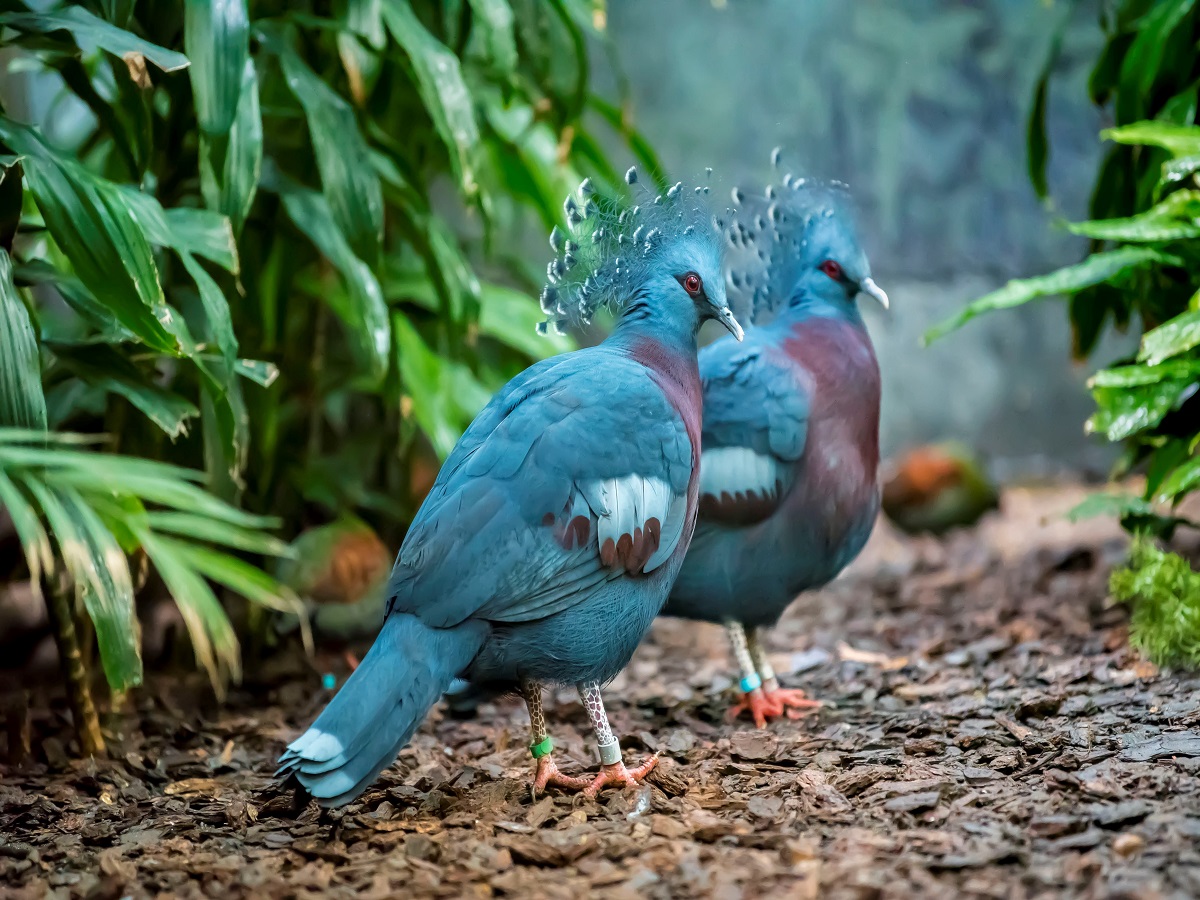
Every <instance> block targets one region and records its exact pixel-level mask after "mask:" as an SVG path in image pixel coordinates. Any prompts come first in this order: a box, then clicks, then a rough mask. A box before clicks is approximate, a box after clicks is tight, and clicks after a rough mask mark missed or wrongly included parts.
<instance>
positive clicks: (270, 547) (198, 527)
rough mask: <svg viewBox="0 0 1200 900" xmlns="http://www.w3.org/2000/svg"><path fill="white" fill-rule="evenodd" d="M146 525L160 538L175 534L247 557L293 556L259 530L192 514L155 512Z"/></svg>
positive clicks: (288, 549) (280, 541) (283, 543)
mask: <svg viewBox="0 0 1200 900" xmlns="http://www.w3.org/2000/svg"><path fill="white" fill-rule="evenodd" d="M146 522H147V524H149V525H150V527H151V528H153V529H154V531H155V532H158V533H160V534H175V535H179V536H180V537H185V538H188V539H189V540H193V541H205V542H207V543H212V544H219V545H221V546H223V547H232V548H233V549H235V550H243V551H245V552H246V553H260V554H263V555H265V556H284V557H285V556H288V555H289V554H290V552H291V551H290V548H289V547H288V545H287V543H286V542H284V541H282V540H280V539H279V538H277V537H275V536H274V535H272V534H268V533H266V532H264V531H262V530H260V529H258V528H242V527H239V526H236V525H230V524H229V523H228V522H218V521H216V520H215V519H212V518H209V517H208V516H202V515H197V514H195V513H191V512H151V513H147V515H146Z"/></svg>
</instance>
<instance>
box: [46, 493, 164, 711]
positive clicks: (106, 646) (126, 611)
mask: <svg viewBox="0 0 1200 900" xmlns="http://www.w3.org/2000/svg"><path fill="white" fill-rule="evenodd" d="M25 483H26V487H28V489H29V491H30V493H32V495H33V496H34V498H35V499H36V500H37V503H38V506H40V507H41V510H42V513H43V514H44V515H45V517H46V521H47V522H49V524H50V530H51V531H52V532H53V534H54V538H55V540H56V541H57V543H58V547H59V555H60V556H61V557H62V559H63V562H65V563H66V566H67V570H68V571H69V572H70V573H71V579H72V581H73V582H74V584H75V589H76V591H78V593H79V595H80V597H81V599H82V600H83V604H84V607H85V608H86V609H87V612H88V617H89V618H90V619H91V620H92V625H93V626H94V627H95V629H96V643H97V645H98V646H99V648H100V661H101V663H102V664H103V666H104V675H105V677H106V678H107V679H108V683H109V686H110V687H111V688H112V689H113V690H117V691H124V690H128V689H129V688H131V687H134V686H135V685H137V684H140V683H141V680H142V660H141V655H140V648H139V646H138V629H137V624H136V617H135V611H134V603H133V579H132V578H131V577H130V575H129V565H128V563H127V562H126V560H125V554H124V553H123V552H122V551H121V548H120V546H118V544H117V541H116V538H114V537H113V535H112V532H110V531H109V530H108V529H107V528H105V527H104V524H103V523H102V522H101V521H100V519H99V517H98V516H97V515H96V513H95V511H94V510H93V509H92V508H91V507H90V506H89V505H88V504H87V503H86V502H84V500H83V499H82V497H80V495H79V492H78V491H77V490H75V489H73V488H71V487H66V486H63V485H59V484H56V483H55V484H54V486H51V484H50V483H43V482H42V481H41V480H40V479H38V478H28V479H26V482H25ZM92 486H93V489H94V487H95V484H94V483H93V485H92Z"/></svg>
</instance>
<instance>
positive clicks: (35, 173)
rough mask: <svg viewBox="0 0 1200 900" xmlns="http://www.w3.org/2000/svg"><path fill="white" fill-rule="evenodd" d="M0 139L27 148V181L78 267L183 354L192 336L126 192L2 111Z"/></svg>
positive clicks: (102, 294) (133, 327) (105, 296)
mask: <svg viewBox="0 0 1200 900" xmlns="http://www.w3.org/2000/svg"><path fill="white" fill-rule="evenodd" d="M0 138H2V139H3V140H4V141H5V142H6V143H7V144H8V145H9V146H11V147H13V148H14V149H16V150H18V151H19V152H21V153H24V154H25V155H26V158H25V160H24V161H23V165H24V167H25V178H26V183H27V185H28V187H29V190H30V192H31V193H32V194H33V196H34V198H35V200H36V201H37V205H38V208H39V209H40V210H41V212H42V217H43V218H44V219H45V221H46V227H47V228H48V229H49V231H50V234H51V235H52V236H53V237H54V241H55V243H56V244H58V246H59V247H60V248H61V249H62V251H63V253H65V254H66V256H67V258H68V259H69V260H70V261H71V265H72V266H73V267H74V269H75V274H76V275H78V276H79V279H80V280H81V281H82V282H83V284H84V285H85V286H86V287H87V288H88V290H90V291H91V293H92V294H93V295H95V297H96V299H97V300H99V301H100V302H101V303H102V304H104V305H106V306H108V307H109V308H110V309H111V310H112V312H113V314H114V315H115V316H116V317H117V319H118V320H119V321H120V322H121V324H122V325H124V326H125V327H126V328H128V329H129V330H130V331H131V332H133V333H134V334H136V335H137V336H138V337H139V338H140V339H141V340H142V341H143V342H145V343H146V344H147V345H148V346H150V347H152V348H153V349H155V350H158V351H160V352H162V353H169V354H171V355H174V356H180V355H182V354H183V352H184V348H185V347H189V346H190V344H191V339H190V337H189V336H188V334H187V329H186V326H185V325H184V324H183V320H182V319H181V318H180V317H179V316H178V314H177V313H175V312H174V311H173V310H171V309H170V307H168V306H167V304H166V302H165V300H164V298H163V291H162V285H161V284H160V283H159V280H158V268H157V267H156V266H155V263H154V255H153V252H152V250H151V248H150V243H149V241H147V240H146V235H145V234H144V233H143V232H142V230H141V228H139V227H138V225H137V222H136V221H135V218H134V212H133V209H132V208H131V207H130V205H129V203H128V202H127V199H126V193H125V191H123V190H122V189H120V188H119V187H117V186H116V185H114V184H112V183H111V182H107V181H103V180H102V179H99V178H96V177H95V176H93V175H91V173H89V172H87V171H86V170H85V169H83V168H82V167H81V166H79V164H78V163H76V162H74V161H73V160H69V159H66V158H64V157H63V156H61V155H60V154H58V153H57V152H56V151H54V150H52V149H51V148H50V147H49V146H48V145H47V144H46V143H45V142H43V141H42V139H41V138H40V137H39V136H38V135H37V134H36V133H35V132H34V131H32V130H31V129H28V128H25V127H23V126H20V125H17V124H16V123H15V122H12V121H11V120H10V119H6V118H3V117H0Z"/></svg>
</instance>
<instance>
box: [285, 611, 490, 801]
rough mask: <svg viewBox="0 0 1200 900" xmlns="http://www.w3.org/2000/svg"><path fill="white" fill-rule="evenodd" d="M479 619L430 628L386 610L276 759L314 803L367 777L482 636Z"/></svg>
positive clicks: (345, 796) (361, 786)
mask: <svg viewBox="0 0 1200 900" xmlns="http://www.w3.org/2000/svg"><path fill="white" fill-rule="evenodd" d="M487 634H488V627H487V625H486V624H484V623H483V622H478V621H466V622H463V623H462V624H461V625H457V626H455V627H454V628H430V627H429V626H428V625H425V624H424V623H422V622H421V621H420V620H419V619H417V618H416V617H415V616H411V615H393V616H391V617H390V618H389V619H388V620H387V622H385V623H384V626H383V630H382V631H380V632H379V637H378V638H376V640H375V644H374V646H373V647H371V650H370V652H369V653H367V655H366V656H365V657H363V661H362V662H361V663H360V664H359V666H358V668H357V669H355V671H354V673H353V674H352V675H351V676H350V678H349V679H348V680H347V681H346V683H345V685H343V687H342V689H341V690H340V691H338V693H337V695H336V696H335V697H334V698H333V700H332V701H330V703H329V705H328V706H327V707H325V710H324V712H322V713H321V715H320V716H318V717H317V720H316V721H315V722H313V724H312V727H310V728H309V729H308V731H306V732H304V734H302V735H300V737H298V738H297V739H296V740H295V741H293V742H292V743H291V744H290V745H289V746H288V748H287V750H286V751H285V752H284V754H283V756H281V757H280V759H279V774H280V775H287V774H294V775H295V776H296V777H297V778H298V779H299V781H300V784H301V785H303V786H304V789H305V790H307V791H308V792H309V793H310V794H311V795H312V796H313V797H315V798H316V800H317V802H318V803H320V804H321V805H322V806H342V805H344V804H346V803H349V802H350V801H351V800H353V799H354V798H355V797H357V796H358V795H359V794H361V793H362V792H363V791H364V790H366V788H367V787H368V786H369V785H370V784H371V782H373V781H374V780H375V777H376V776H377V775H378V774H379V773H380V772H381V771H383V769H384V768H386V767H387V766H388V765H390V764H391V763H392V761H393V760H394V759H395V758H396V756H397V755H398V754H399V753H400V750H401V749H402V748H403V747H404V745H405V744H407V743H408V740H409V738H411V737H412V735H413V732H414V731H416V730H417V727H418V726H419V725H420V724H421V721H422V720H423V719H424V718H425V714H426V713H427V712H428V711H429V709H430V707H432V706H433V704H434V703H436V702H437V699H438V697H440V696H441V695H442V693H443V692H444V691H445V690H446V688H448V687H449V686H450V682H451V681H453V680H454V677H455V676H456V675H458V674H459V673H461V672H462V671H463V670H464V669H466V668H467V666H469V665H470V664H471V660H473V659H474V658H475V656H476V654H478V653H479V650H480V648H481V647H482V646H483V642H484V640H485V639H486V638H487Z"/></svg>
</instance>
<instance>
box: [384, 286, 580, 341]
mask: <svg viewBox="0 0 1200 900" xmlns="http://www.w3.org/2000/svg"><path fill="white" fill-rule="evenodd" d="M389 288H390V289H391V290H392V291H393V293H392V295H391V296H390V297H389V299H403V300H408V301H411V302H413V303H416V304H418V305H420V306H422V307H423V308H425V309H428V310H430V311H431V312H436V311H437V309H438V299H437V292H436V291H435V290H434V287H433V285H432V284H431V283H430V282H429V280H428V279H425V278H419V279H418V278H409V279H405V280H403V281H400V280H397V279H395V278H392V279H389ZM480 291H481V296H482V300H481V303H480V308H479V333H480V334H482V335H485V336H486V337H490V338H493V339H494V340H497V341H499V342H500V343H502V344H505V345H507V346H509V347H512V348H513V349H514V350H517V351H520V352H521V353H524V354H526V355H527V356H529V357H530V359H541V358H542V357H545V356H553V355H554V354H556V353H566V352H568V351H570V350H575V349H577V344H576V343H575V341H574V340H573V339H572V338H571V337H570V336H569V335H565V334H552V333H551V334H547V335H545V336H543V335H539V334H538V333H537V324H538V323H539V322H541V321H542V320H543V319H545V315H543V313H542V311H541V309H540V307H539V306H538V304H537V301H536V300H534V299H533V298H532V297H530V296H529V295H528V294H523V293H521V292H520V291H515V290H513V289H512V288H508V287H504V286H503V285H499V284H490V283H484V284H483V285H482V286H481V288H480Z"/></svg>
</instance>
